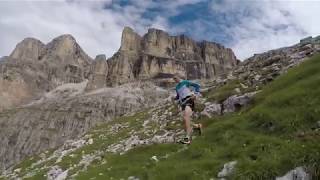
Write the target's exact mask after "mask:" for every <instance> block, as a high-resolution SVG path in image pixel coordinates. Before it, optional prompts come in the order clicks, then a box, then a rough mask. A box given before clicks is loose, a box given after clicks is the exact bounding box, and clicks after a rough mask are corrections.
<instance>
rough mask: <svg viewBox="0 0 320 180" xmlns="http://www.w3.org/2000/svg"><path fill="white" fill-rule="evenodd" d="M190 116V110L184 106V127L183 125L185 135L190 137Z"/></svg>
mask: <svg viewBox="0 0 320 180" xmlns="http://www.w3.org/2000/svg"><path fill="white" fill-rule="evenodd" d="M191 115H192V110H191V108H190V107H189V106H186V108H185V110H184V113H183V120H184V125H185V130H186V132H187V135H188V136H189V137H191V133H192V128H191V120H190V119H191Z"/></svg>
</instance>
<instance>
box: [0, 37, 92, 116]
mask: <svg viewBox="0 0 320 180" xmlns="http://www.w3.org/2000/svg"><path fill="white" fill-rule="evenodd" d="M90 63H91V58H90V57H89V56H88V55H86V54H85V52H84V51H83V50H82V49H81V47H80V46H79V45H78V44H77V42H76V41H75V39H74V38H73V37H72V36H71V35H62V36H60V37H58V38H55V39H54V40H53V41H51V42H50V43H48V44H47V45H44V44H43V43H42V42H40V41H39V40H36V39H33V38H26V39H24V40H23V41H22V42H20V43H19V44H18V45H17V46H16V48H15V49H14V51H13V52H12V53H11V55H10V56H9V57H6V58H4V60H2V61H1V63H0V100H1V101H0V111H1V109H6V108H10V107H14V106H17V105H21V104H24V103H27V102H28V101H30V100H32V99H34V98H38V97H40V96H41V95H42V94H43V93H44V92H47V91H50V90H52V89H54V88H55V87H57V86H59V85H61V84H64V83H70V82H72V83H74V82H82V81H84V79H86V78H87V76H88V70H89V69H88V68H89V67H90Z"/></svg>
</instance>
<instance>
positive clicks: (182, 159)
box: [6, 55, 320, 180]
mask: <svg viewBox="0 0 320 180" xmlns="http://www.w3.org/2000/svg"><path fill="white" fill-rule="evenodd" d="M319 69H320V55H316V56H314V57H313V58H311V59H310V60H307V61H306V62H304V63H303V64H301V65H300V66H298V67H295V68H292V69H290V70H288V73H287V74H285V75H283V76H280V77H278V78H276V79H275V81H273V82H272V83H270V84H268V85H266V86H263V85H262V86H261V87H260V89H262V90H261V91H259V92H258V94H257V95H256V96H255V98H254V99H253V101H251V103H250V105H249V106H247V107H245V108H243V109H241V110H240V111H237V112H234V113H231V114H225V115H224V116H214V117H213V118H209V117H206V116H203V115H200V114H199V113H197V114H198V115H197V118H195V119H196V121H197V122H202V123H203V124H204V125H205V131H204V135H203V136H199V137H196V138H195V139H194V141H193V143H192V144H191V145H189V146H187V145H180V144H175V143H173V142H174V141H175V139H176V136H177V134H178V135H179V134H180V133H182V131H181V121H180V120H179V116H178V114H177V109H176V108H175V106H173V105H170V104H166V103H165V104H163V105H160V106H158V107H156V108H151V109H148V110H145V111H141V112H140V113H137V114H134V115H131V116H127V117H122V118H120V119H116V120H114V121H112V122H110V123H107V124H105V125H103V126H99V127H97V128H95V129H93V130H92V131H90V132H89V133H88V134H87V135H86V136H84V137H83V138H82V139H79V140H76V141H71V142H68V143H66V144H65V145H64V146H63V147H61V148H59V149H57V150H55V151H47V152H44V153H42V154H40V155H39V156H37V157H31V158H29V159H27V160H25V161H24V162H22V163H21V164H19V165H17V166H16V167H15V170H14V173H11V174H10V173H9V172H8V174H7V175H6V177H11V178H14V177H22V176H24V177H25V178H27V177H29V178H30V179H46V178H55V177H59V178H63V177H69V178H71V177H72V178H75V179H221V178H231V179H246V180H247V179H252V180H255V179H275V178H276V177H278V178H277V179H279V180H283V179H293V178H290V176H293V175H294V174H296V175H297V176H299V177H304V178H305V179H310V178H311V177H312V179H319V178H320V163H319V162H320V144H319V143H318V142H319V140H320V121H319V116H320V109H319V107H320V95H319V92H320V86H319V83H320V78H319V77H320V71H319ZM240 83H243V82H234V81H228V82H227V83H226V84H225V85H223V86H220V87H218V88H217V89H215V91H212V90H209V91H208V92H207V93H206V98H207V99H210V98H209V97H211V98H212V97H214V98H216V97H221V96H220V92H221V91H222V90H223V92H227V91H233V88H230V87H235V85H236V84H240ZM231 89H232V90H231ZM216 100H217V99H216ZM203 108H204V107H199V106H198V109H197V112H199V111H202V109H203ZM154 143H155V144H154ZM159 143H160V144H159ZM149 144H154V145H149ZM137 146H138V147H137ZM134 147H135V148H134ZM297 167H298V168H297ZM295 168H296V170H295V171H290V170H292V169H295ZM287 172H288V173H287ZM286 173H287V174H286ZM280 176H283V177H280Z"/></svg>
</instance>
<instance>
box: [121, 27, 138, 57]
mask: <svg viewBox="0 0 320 180" xmlns="http://www.w3.org/2000/svg"><path fill="white" fill-rule="evenodd" d="M140 41H141V37H140V36H139V34H137V33H135V32H134V31H133V29H131V28H129V27H125V28H124V29H123V32H122V38H121V47H120V51H128V52H136V53H137V52H138V51H139V50H140V48H141V43H140Z"/></svg>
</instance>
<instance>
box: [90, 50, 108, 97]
mask: <svg viewBox="0 0 320 180" xmlns="http://www.w3.org/2000/svg"><path fill="white" fill-rule="evenodd" d="M108 70H109V66H108V63H107V59H106V56H105V55H98V56H97V57H96V58H95V60H94V61H93V62H92V65H91V68H90V75H89V83H88V86H87V88H86V90H87V91H90V90H94V89H99V88H103V87H105V85H106V83H107V82H106V81H107V74H108Z"/></svg>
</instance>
